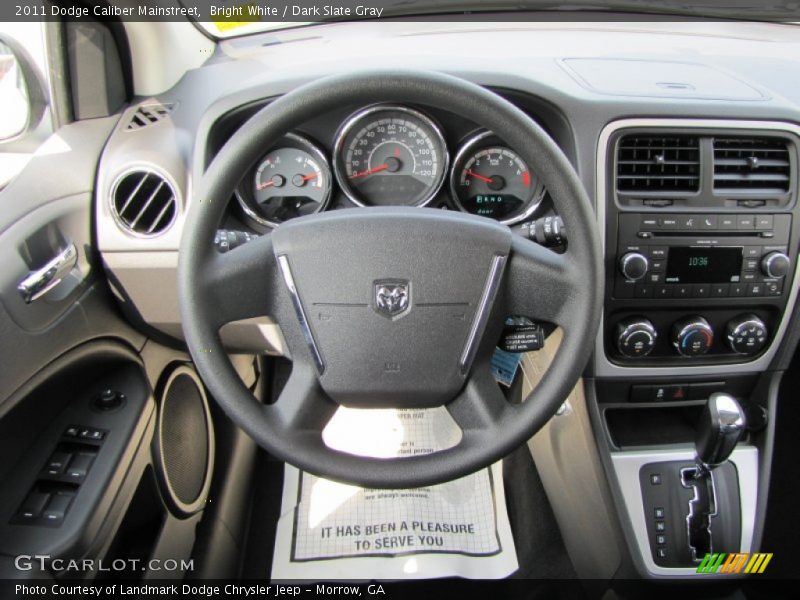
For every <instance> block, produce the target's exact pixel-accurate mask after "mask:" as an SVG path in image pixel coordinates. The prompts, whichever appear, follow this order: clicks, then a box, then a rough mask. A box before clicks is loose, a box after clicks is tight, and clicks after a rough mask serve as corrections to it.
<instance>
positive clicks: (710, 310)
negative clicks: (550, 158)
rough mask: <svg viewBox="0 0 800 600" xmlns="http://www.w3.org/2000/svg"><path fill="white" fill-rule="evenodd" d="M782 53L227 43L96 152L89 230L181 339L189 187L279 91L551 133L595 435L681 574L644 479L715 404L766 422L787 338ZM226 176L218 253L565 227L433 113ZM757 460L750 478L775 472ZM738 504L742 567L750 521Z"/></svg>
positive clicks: (653, 559) (267, 333)
mask: <svg viewBox="0 0 800 600" xmlns="http://www.w3.org/2000/svg"><path fill="white" fill-rule="evenodd" d="M796 38H797V33H796V28H795V27H789V26H779V25H769V24H755V23H739V24H736V23H675V22H670V23H662V24H658V23H591V24H586V23H584V24H572V25H570V26H569V27H566V26H564V25H563V24H561V25H559V24H541V23H540V24H537V23H491V24H487V23H483V24H474V23H473V24H469V23H461V24H454V23H446V24H442V23H394V24H389V23H381V24H375V27H372V26H371V25H370V24H366V23H359V24H348V23H341V24H330V25H324V26H315V27H313V28H301V29H298V30H289V31H283V32H277V33H270V34H269V35H266V36H252V37H247V38H242V39H235V40H229V41H225V42H221V43H220V45H219V48H218V51H217V53H216V54H215V56H214V57H212V59H210V60H209V61H208V63H207V64H205V65H204V66H203V67H201V68H198V69H194V70H192V71H190V72H188V73H187V74H186V75H185V76H184V78H183V79H182V80H181V81H180V82H179V83H178V84H177V85H175V87H173V88H172V89H170V90H168V91H166V92H164V93H163V94H159V95H157V96H153V97H149V98H141V99H138V101H137V102H136V103H134V104H133V105H132V106H131V107H130V108H129V109H128V110H127V111H125V113H124V114H123V115H122V117H121V119H120V122H119V125H118V126H117V129H116V130H115V132H114V133H113V134H112V136H111V138H110V139H109V141H108V144H107V146H106V148H105V151H104V153H103V156H102V159H101V164H100V168H99V172H98V178H97V188H96V189H97V192H96V193H97V201H96V215H95V216H96V222H97V242H98V248H99V250H100V253H101V255H102V260H103V263H104V267H105V269H106V272H107V273H108V279H109V282H110V285H111V288H112V291H113V292H114V293H115V294H116V296H117V297H118V299H119V302H120V306H121V307H122V310H123V311H125V312H126V314H127V315H128V317H129V318H130V319H131V320H132V321H133V322H135V323H138V324H139V325H140V327H142V328H143V329H145V331H147V332H148V333H149V334H150V335H152V336H153V337H157V338H158V337H159V336H160V337H161V338H165V339H167V340H172V341H174V340H180V339H181V337H182V332H181V324H180V315H179V313H178V308H177V306H178V302H177V290H176V270H177V264H178V248H179V243H180V238H181V232H182V229H183V224H184V223H185V220H186V218H187V216H188V215H189V214H190V212H191V210H192V198H193V189H194V188H195V187H196V186H198V185H202V177H203V173H204V172H205V170H206V169H207V167H208V165H209V164H210V163H211V161H212V160H213V158H214V156H215V154H216V153H217V152H218V151H219V149H220V148H221V147H222V146H223V145H224V144H225V142H226V141H227V139H229V138H230V136H231V135H232V134H233V133H234V132H235V131H238V130H240V129H241V128H243V127H247V120H248V118H249V117H250V116H252V115H253V114H255V113H256V112H257V111H258V110H259V109H260V108H261V107H263V106H265V105H266V104H267V103H269V102H272V101H274V100H275V99H277V98H279V97H281V96H282V95H283V94H284V93H286V92H287V91H289V90H291V89H294V88H295V87H296V86H298V85H301V84H302V83H304V82H306V81H313V80H314V79H316V78H319V77H323V76H325V75H328V74H331V73H336V72H348V71H350V70H352V69H353V65H358V66H359V68H362V67H363V68H370V67H380V68H403V67H405V68H416V69H424V70H429V71H439V72H443V73H449V74H452V75H456V76H459V77H462V78H464V79H467V80H470V81H473V82H475V83H478V84H480V85H482V86H484V87H486V88H488V89H490V90H492V91H494V92H496V93H498V94H500V95H501V96H503V97H504V98H506V99H507V100H509V101H510V102H512V103H514V104H515V105H516V106H517V107H519V108H520V109H521V110H523V111H524V112H526V113H527V114H528V115H529V116H531V117H532V118H533V119H534V120H536V121H537V122H538V123H539V124H540V125H541V126H542V127H543V128H544V129H545V131H546V132H547V133H548V134H549V135H550V136H551V137H552V138H553V140H554V141H555V142H556V143H557V144H558V145H559V146H560V147H561V149H562V150H563V151H564V153H565V154H566V156H567V158H568V159H569V160H570V162H571V163H572V164H573V166H574V167H575V169H576V171H577V173H578V175H579V177H580V179H581V182H582V184H583V185H584V187H585V189H586V190H587V192H588V195H589V197H590V199H591V200H592V202H593V204H594V211H595V215H596V219H597V227H598V230H599V232H600V234H601V239H602V242H603V253H604V254H603V259H604V266H605V272H604V276H605V279H604V282H605V290H604V306H603V320H602V325H601V328H600V331H599V333H598V335H597V337H596V339H595V343H594V348H593V349H594V355H593V359H592V360H591V362H590V363H589V364H588V365H587V367H586V376H587V379H586V381H587V382H590V383H589V384H587V386H586V389H587V392H586V393H587V409H588V413H589V415H588V418H589V419H591V422H592V430H593V435H594V436H595V441H596V442H597V444H598V447H599V448H601V449H602V450H604V451H603V452H601V460H602V461H603V464H604V467H605V472H606V473H607V474H610V475H609V478H610V480H612V481H614V477H616V481H617V482H618V484H619V485H618V486H616V487H615V486H614V485H612V492H613V493H614V494H615V495H616V497H615V500H616V502H617V506H618V507H623V508H619V511H620V513H619V515H620V518H621V520H622V522H623V523H625V524H626V525H625V527H626V528H627V529H626V534H627V535H628V537H629V538H630V539H629V541H630V547H631V548H637V549H638V550H637V552H636V553H635V557H634V559H635V561H636V562H637V566H638V567H639V568H638V570H639V572H642V573H648V574H650V575H656V576H672V575H675V574H679V573H680V572H681V565H679V564H678V563H676V562H675V560H674V559H673V557H669V556H662V555H661V554H660V552H661V551H662V550H664V549H663V548H659V547H658V546H657V544H656V542H654V541H652V539H651V538H650V537H648V536H649V534H648V532H650V531H651V527H650V521H648V520H646V519H649V518H650V516H649V515H644V514H643V513H642V511H641V506H640V505H641V502H642V500H641V488H640V487H639V482H638V473H639V469H640V468H641V466H642V465H644V464H646V463H648V462H653V461H659V460H663V459H664V456H666V455H665V450H664V447H668V448H675V447H685V446H686V445H687V444H691V443H692V440H693V436H694V433H695V432H694V428H693V425H692V423H693V422H695V421H696V419H697V416H698V410H699V408H700V407H701V405H702V403H703V402H704V401H705V399H706V398H708V396H709V394H710V393H712V392H714V391H725V392H727V393H730V394H732V395H734V396H735V397H737V398H740V399H743V400H744V399H747V400H748V401H750V400H751V399H753V400H752V401H750V404H749V407H748V408H751V409H752V412H749V413H748V418H752V419H753V422H754V423H756V425H755V426H754V427H758V423H759V421H760V422H761V423H762V425H761V427H764V426H765V425H764V423H766V422H767V419H766V417H765V416H763V415H766V411H767V408H769V407H768V406H767V401H765V400H763V398H765V397H766V396H767V394H766V390H767V388H769V389H770V390H771V389H773V388H774V387H775V386H774V385H773V384H771V383H770V382H769V381H768V380H767V378H768V374H770V373H774V372H780V371H781V370H785V369H786V368H787V366H788V364H789V361H790V359H791V357H792V356H793V354H794V351H795V348H796V345H797V341H798V339H800V319H798V315H797V295H798V283H797V282H798V278H799V277H800V273H798V248H799V247H800V203H799V202H798V192H799V187H800V127H798V125H797V124H798V123H800V85H798V83H797V81H796V79H792V78H789V77H786V76H785V73H790V72H796V70H797V69H798V67H800V64H798V59H797V57H798V56H800V51H798V48H800V42H798V40H797V39H796ZM367 46H368V47H369V48H370V52H369V55H368V56H367V55H365V53H364V48H365V47H367ZM509 56H513V57H514V60H513V61H510V60H509V58H508V57H509ZM743 57H746V59H743ZM236 176H237V177H239V178H240V182H239V185H238V187H237V191H236V194H235V195H234V196H233V197H231V198H223V199H220V200H221V201H223V202H226V203H227V207H228V209H227V212H226V213H225V216H224V217H223V220H222V222H221V223H220V225H219V229H220V233H219V235H218V239H217V240H216V241H217V243H218V248H219V249H220V250H223V251H224V250H227V249H230V248H231V247H233V246H234V245H237V244H241V243H247V242H248V240H250V239H252V237H253V236H263V235H270V232H271V231H273V230H274V228H275V227H280V224H281V223H283V222H285V221H287V220H290V219H293V218H296V217H298V216H301V215H305V214H313V213H316V212H320V211H332V210H363V208H362V207H365V206H373V205H382V204H391V205H406V206H425V207H430V208H437V209H443V210H456V211H465V212H469V213H473V214H478V215H483V216H484V217H486V218H491V219H495V220H497V221H499V222H501V223H505V224H507V225H509V226H510V227H511V228H512V231H514V232H515V233H516V234H519V235H527V236H528V237H530V238H532V239H536V240H537V241H542V242H544V243H547V241H548V239H547V238H548V236H547V235H545V234H546V233H547V231H550V233H552V228H551V229H550V230H547V225H546V223H551V224H552V223H557V215H555V213H554V211H553V206H552V203H551V201H550V199H549V197H548V194H547V190H545V189H544V187H543V186H542V185H541V183H540V181H539V178H538V177H537V174H536V173H534V172H531V171H530V169H528V165H525V164H524V162H521V161H520V160H519V158H518V155H517V149H515V148H511V147H508V145H507V144H505V143H504V142H503V140H500V139H497V138H496V137H495V136H494V134H492V133H491V132H490V131H487V129H486V128H485V127H484V126H483V125H482V124H481V123H476V122H470V121H467V120H464V119H462V118H460V117H458V116H457V115H454V114H451V113H449V112H448V111H444V110H439V109H433V108H431V107H427V106H416V105H397V104H387V103H379V104H375V105H368V106H341V107H340V108H338V109H337V110H335V111H331V112H330V113H328V114H322V115H318V116H316V117H315V118H313V119H311V120H310V121H308V122H306V123H304V124H302V126H299V127H298V128H297V129H296V130H294V131H292V132H289V133H288V134H287V135H286V136H285V137H284V138H283V139H281V140H279V141H278V142H276V143H275V144H272V145H270V146H269V147H264V148H263V150H262V152H261V154H260V158H259V159H258V160H257V161H256V162H255V163H254V164H253V165H251V166H250V168H249V169H247V171H246V172H244V173H237V174H236ZM548 219H550V220H549V221H547V220H548ZM566 225H567V227H568V226H569V223H567V224H566ZM539 234H541V235H539ZM550 241H552V236H551V237H550ZM563 241H564V240H563V238H561V237H559V238H558V239H557V240H556V244H559V243H561V242H563ZM566 243H567V244H568V243H569V230H568V229H567V231H566ZM220 333H221V336H222V338H223V341H224V342H225V344H226V347H227V348H228V349H229V350H230V351H231V352H234V353H235V352H241V353H248V354H252V353H262V354H263V353H266V354H275V355H283V354H285V348H284V347H283V341H282V337H281V332H280V330H279V328H278V327H277V325H276V324H274V323H273V322H271V321H270V320H269V319H266V318H265V319H257V320H248V321H247V322H240V323H234V324H231V325H229V326H226V327H225V328H223V329H222V330H221V332H220ZM770 393H772V392H770ZM759 398H761V400H759ZM759 415H762V416H759ZM756 430H757V429H754V431H756ZM681 445H682V446H681ZM643 449H644V450H643ZM748 449H749V450H754V448H753V447H748ZM758 453H759V454H758V460H761V461H764V460H766V459H768V457H769V456H770V454H769V451H768V449H765V448H764V447H760V448H759V449H758ZM684 454H686V456H684V455H681V457H682V458H681V460H683V458H686V457H689V458H690V456H689V454H687V453H684ZM752 454H753V455H755V452H753V453H752ZM670 456H671V455H670ZM764 457H767V458H764ZM754 463H755V459H754ZM742 464H744V463H742ZM740 466H741V465H740ZM751 466H752V467H753V468H752V469H750V468H748V471H747V473H748V475H747V477H748V479H747V481H753V482H755V479H756V477H761V475H760V474H761V473H763V472H766V473H768V472H769V471H768V469H766V470H765V469H764V465H763V464H761V465H757V464H754V465H751ZM574 479H576V480H578V479H580V478H574ZM763 484H764V482H763V481H762V482H761V484H759V485H763ZM753 489H755V485H754V486H753ZM574 497H581V494H580V493H578V494H575V495H574ZM751 504H752V506H749V507H744V508H743V510H744V511H745V512H746V513H747V515H750V516H748V517H747V518H748V519H749V522H750V526H749V529H748V534H747V535H749V536H751V537H749V538H747V540H746V543H745V542H743V546H742V548H743V551H747V550H748V549H749V548H750V542H751V541H752V539H753V537H752V534H753V531H755V530H757V529H758V527H759V525H758V524H757V523H755V517H754V516H752V515H755V508H754V507H755V501H753V502H752V503H751ZM745 509H746V510H745ZM595 517H596V515H588V516H586V518H587V522H589V521H588V520H589V519H594V518H595ZM585 537H586V536H585V530H582V531H581V537H580V539H581V544H583V543H584V541H585ZM744 539H745V536H744V534H743V540H744ZM692 572H693V571H692ZM684 574H688V571H687V573H684Z"/></svg>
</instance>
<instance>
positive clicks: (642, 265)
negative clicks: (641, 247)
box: [619, 252, 650, 281]
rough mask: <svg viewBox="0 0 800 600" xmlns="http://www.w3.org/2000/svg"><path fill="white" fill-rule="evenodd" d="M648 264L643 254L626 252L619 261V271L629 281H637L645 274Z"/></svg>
mask: <svg viewBox="0 0 800 600" xmlns="http://www.w3.org/2000/svg"><path fill="white" fill-rule="evenodd" d="M648 268H650V263H649V262H647V258H645V256H644V255H643V254H639V253H638V252H628V253H627V254H626V255H624V256H623V257H622V258H621V259H620V260H619V270H620V271H621V272H622V274H623V275H624V276H625V279H628V280H629V281H638V280H639V279H641V278H642V277H644V276H645V274H646V273H647V269H648Z"/></svg>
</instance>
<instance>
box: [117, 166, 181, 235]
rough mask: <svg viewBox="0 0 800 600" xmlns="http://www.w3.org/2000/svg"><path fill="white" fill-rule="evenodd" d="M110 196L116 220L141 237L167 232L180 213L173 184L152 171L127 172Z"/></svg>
mask: <svg viewBox="0 0 800 600" xmlns="http://www.w3.org/2000/svg"><path fill="white" fill-rule="evenodd" d="M111 199H112V206H111V208H112V210H113V211H114V216H115V217H116V220H117V223H119V224H120V226H121V227H123V228H124V229H126V230H127V231H129V232H131V233H134V234H136V235H140V236H156V235H160V234H162V233H164V232H165V231H166V230H167V229H169V227H170V225H172V223H173V221H174V220H175V217H176V216H177V212H178V206H177V198H176V195H175V190H174V189H173V187H172V185H171V184H170V183H169V182H168V181H167V180H166V179H165V178H164V177H163V176H162V175H159V174H158V173H155V172H153V171H145V170H136V171H131V172H129V173H126V174H125V175H124V176H122V177H121V178H120V179H119V181H117V184H116V185H115V186H114V190H113V193H112V198H111Z"/></svg>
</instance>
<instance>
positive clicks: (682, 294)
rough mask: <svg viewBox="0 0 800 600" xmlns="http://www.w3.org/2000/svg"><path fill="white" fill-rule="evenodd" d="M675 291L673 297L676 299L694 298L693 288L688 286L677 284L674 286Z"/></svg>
mask: <svg viewBox="0 0 800 600" xmlns="http://www.w3.org/2000/svg"><path fill="white" fill-rule="evenodd" d="M673 288H674V291H673V293H672V295H673V296H674V297H675V298H690V297H691V296H692V286H691V285H686V284H680V283H679V284H677V285H674V286H673Z"/></svg>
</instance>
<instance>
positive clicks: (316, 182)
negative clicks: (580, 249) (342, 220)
mask: <svg viewBox="0 0 800 600" xmlns="http://www.w3.org/2000/svg"><path fill="white" fill-rule="evenodd" d="M254 108H255V107H253V108H249V109H247V110H242V111H234V112H233V113H232V114H230V115H227V116H226V117H225V118H223V119H222V120H221V122H220V123H218V125H217V128H218V129H219V133H218V134H217V132H216V131H214V132H212V140H213V141H214V143H215V145H214V146H212V154H213V153H214V152H215V149H216V148H217V147H218V145H219V144H221V143H224V140H225V139H226V135H227V134H228V133H229V132H230V131H233V130H236V129H238V128H246V127H247V123H246V118H247V117H249V116H250V115H251V114H252V112H253V110H254ZM545 200H546V190H545V188H544V186H543V185H542V184H541V182H540V180H539V178H538V177H537V176H536V174H535V173H533V172H532V171H531V169H529V167H528V165H527V164H525V162H524V161H523V160H522V158H521V157H520V156H519V154H518V153H517V152H516V151H515V150H514V149H513V148H510V147H509V146H508V145H507V144H506V143H504V141H503V140H501V139H500V138H498V137H497V136H496V135H494V134H493V133H492V132H491V131H489V130H487V129H485V128H483V127H481V125H480V124H478V123H471V122H468V121H466V120H464V119H462V118H460V117H458V116H457V115H454V114H451V113H448V112H446V111H442V110H437V109H432V108H430V107H425V106H410V105H400V104H386V103H383V104H374V105H370V106H363V107H356V108H352V109H347V110H343V111H341V113H337V114H331V115H325V116H324V117H321V118H319V119H316V120H314V121H312V122H310V123H307V124H305V125H304V126H302V127H301V128H299V129H297V130H295V131H292V132H290V133H288V134H286V135H285V136H284V137H283V138H282V139H281V140H279V141H278V142H276V143H275V144H273V145H272V146H271V147H270V148H265V151H264V153H263V155H262V157H261V158H260V159H259V160H258V161H257V162H256V164H254V165H252V167H251V168H250V169H248V171H247V173H245V174H244V176H243V178H242V180H241V182H240V184H239V186H238V187H237V190H236V205H238V211H237V210H236V208H235V207H234V210H233V212H234V213H236V212H238V213H239V217H240V218H241V219H242V220H243V222H244V224H245V225H247V226H248V227H249V228H252V229H253V230H254V231H255V232H267V231H269V230H270V229H271V228H274V227H277V226H278V225H280V224H281V223H283V222H285V221H287V220H289V219H292V218H295V217H298V216H303V215H309V214H314V213H318V212H321V211H324V210H333V209H336V208H347V207H350V208H353V207H367V206H415V207H423V206H425V207H434V208H441V209H445V210H460V211H463V212H467V213H471V214H475V215H481V216H485V217H487V218H491V219H494V220H497V221H498V222H500V223H503V224H506V225H517V224H520V223H522V222H525V221H529V220H531V219H533V218H535V217H537V216H540V215H542V214H545V213H548V211H551V209H552V205H551V203H550V202H549V201H545Z"/></svg>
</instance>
